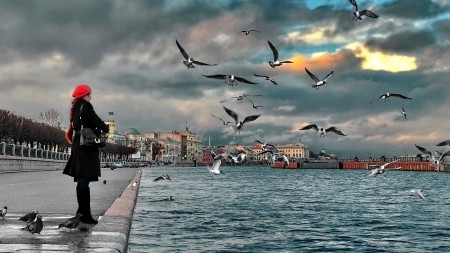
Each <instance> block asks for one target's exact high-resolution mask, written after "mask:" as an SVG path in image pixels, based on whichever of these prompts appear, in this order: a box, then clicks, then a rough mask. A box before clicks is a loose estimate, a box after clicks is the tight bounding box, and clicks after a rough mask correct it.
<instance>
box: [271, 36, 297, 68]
mask: <svg viewBox="0 0 450 253" xmlns="http://www.w3.org/2000/svg"><path fill="white" fill-rule="evenodd" d="M267 42H269V46H270V48H271V49H272V52H273V62H271V61H269V65H270V66H271V67H272V68H275V67H277V66H281V65H283V63H293V62H291V61H281V62H280V61H279V60H278V56H279V53H278V50H277V49H276V48H275V47H274V46H273V45H272V43H270V41H267Z"/></svg>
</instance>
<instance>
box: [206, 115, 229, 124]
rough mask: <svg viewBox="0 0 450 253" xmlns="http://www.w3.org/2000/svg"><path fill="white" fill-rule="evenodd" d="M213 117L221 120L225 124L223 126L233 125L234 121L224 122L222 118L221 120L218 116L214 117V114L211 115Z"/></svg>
mask: <svg viewBox="0 0 450 253" xmlns="http://www.w3.org/2000/svg"><path fill="white" fill-rule="evenodd" d="M211 116H213V117H215V118H218V119H220V120H221V121H222V122H223V124H224V125H225V126H228V124H229V123H233V122H232V121H225V120H223V119H221V118H219V117H217V116H214V115H212V114H211Z"/></svg>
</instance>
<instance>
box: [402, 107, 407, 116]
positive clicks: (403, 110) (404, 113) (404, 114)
mask: <svg viewBox="0 0 450 253" xmlns="http://www.w3.org/2000/svg"><path fill="white" fill-rule="evenodd" d="M402 114H403V116H405V119H406V112H405V108H403V106H402Z"/></svg>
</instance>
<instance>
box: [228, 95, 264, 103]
mask: <svg viewBox="0 0 450 253" xmlns="http://www.w3.org/2000/svg"><path fill="white" fill-rule="evenodd" d="M260 96H261V95H246V94H244V93H242V95H239V96H237V97H231V98H229V99H226V100H222V101H220V103H223V102H226V101H228V100H230V99H233V98H235V99H236V100H237V101H238V102H241V103H242V100H244V98H245V97H260Z"/></svg>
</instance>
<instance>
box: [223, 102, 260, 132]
mask: <svg viewBox="0 0 450 253" xmlns="http://www.w3.org/2000/svg"><path fill="white" fill-rule="evenodd" d="M223 109H224V110H225V112H226V113H227V114H228V115H230V117H232V118H233V119H234V123H235V124H234V125H232V127H233V129H234V131H235V132H239V133H241V131H242V130H244V128H243V126H244V124H245V123H247V122H250V121H254V120H256V119H257V118H259V116H261V114H259V115H251V116H247V117H245V119H244V121H239V116H238V115H237V113H235V112H233V111H232V110H230V109H228V108H226V107H225V106H224V107H223Z"/></svg>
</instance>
